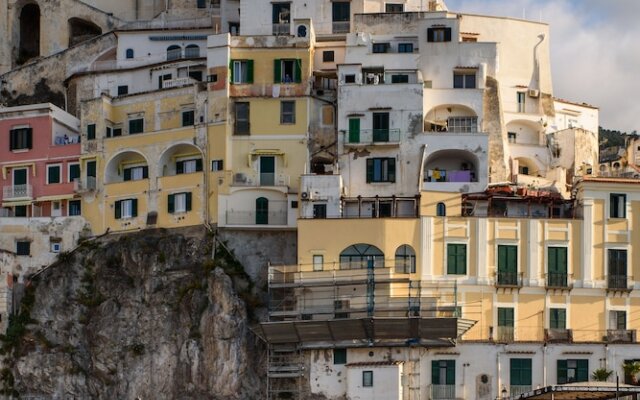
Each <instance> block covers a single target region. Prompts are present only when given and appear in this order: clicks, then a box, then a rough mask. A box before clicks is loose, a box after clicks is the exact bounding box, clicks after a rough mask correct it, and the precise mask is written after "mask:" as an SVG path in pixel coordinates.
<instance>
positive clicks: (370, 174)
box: [367, 158, 373, 183]
mask: <svg viewBox="0 0 640 400" xmlns="http://www.w3.org/2000/svg"><path fill="white" fill-rule="evenodd" d="M372 181H373V158H367V183H369V182H372Z"/></svg>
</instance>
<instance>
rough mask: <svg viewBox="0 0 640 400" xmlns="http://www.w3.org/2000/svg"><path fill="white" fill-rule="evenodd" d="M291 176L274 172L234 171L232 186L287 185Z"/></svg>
mask: <svg viewBox="0 0 640 400" xmlns="http://www.w3.org/2000/svg"><path fill="white" fill-rule="evenodd" d="M290 183H291V177H290V176H289V175H284V174H276V173H273V172H268V173H260V174H246V173H236V174H234V175H233V183H232V186H247V187H259V186H289V184H290Z"/></svg>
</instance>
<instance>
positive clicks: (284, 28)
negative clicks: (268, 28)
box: [273, 22, 291, 36]
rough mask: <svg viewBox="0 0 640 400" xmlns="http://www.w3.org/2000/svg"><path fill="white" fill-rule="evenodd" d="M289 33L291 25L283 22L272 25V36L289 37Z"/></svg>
mask: <svg viewBox="0 0 640 400" xmlns="http://www.w3.org/2000/svg"><path fill="white" fill-rule="evenodd" d="M290 33H291V24H290V23H288V22H283V23H279V24H273V34H274V35H275V36H283V35H289V34H290Z"/></svg>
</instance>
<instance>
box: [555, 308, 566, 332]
mask: <svg viewBox="0 0 640 400" xmlns="http://www.w3.org/2000/svg"><path fill="white" fill-rule="evenodd" d="M557 319H558V322H557V324H558V325H557V326H558V328H559V329H566V328H567V312H566V311H565V310H564V309H562V308H559V309H558V311H557Z"/></svg>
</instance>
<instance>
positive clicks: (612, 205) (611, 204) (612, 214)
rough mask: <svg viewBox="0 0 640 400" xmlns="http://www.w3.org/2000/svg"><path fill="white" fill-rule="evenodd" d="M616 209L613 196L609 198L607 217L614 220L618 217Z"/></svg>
mask: <svg viewBox="0 0 640 400" xmlns="http://www.w3.org/2000/svg"><path fill="white" fill-rule="evenodd" d="M617 210H618V207H617V202H616V197H615V196H614V195H610V196H609V217H610V218H615V217H616V216H617V215H618V212H617Z"/></svg>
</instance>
